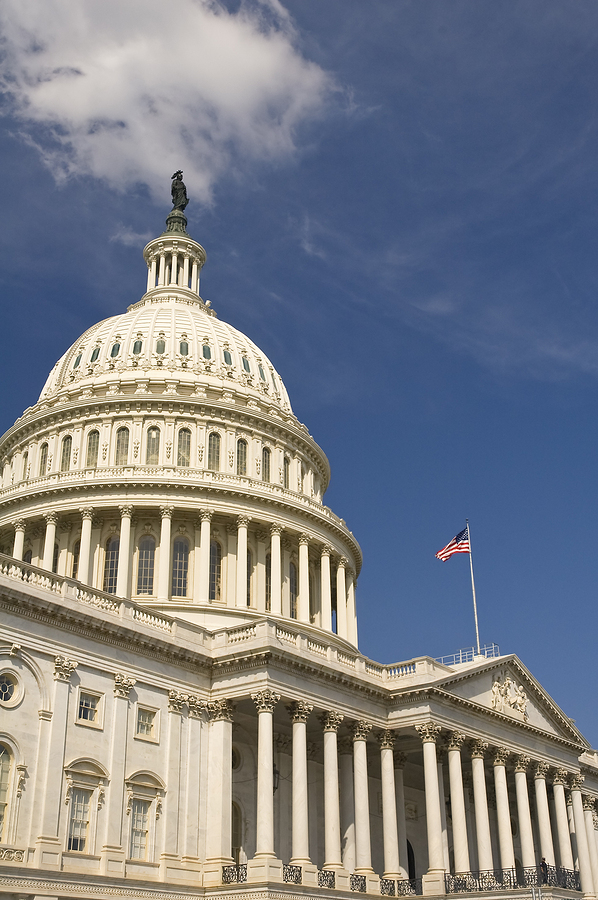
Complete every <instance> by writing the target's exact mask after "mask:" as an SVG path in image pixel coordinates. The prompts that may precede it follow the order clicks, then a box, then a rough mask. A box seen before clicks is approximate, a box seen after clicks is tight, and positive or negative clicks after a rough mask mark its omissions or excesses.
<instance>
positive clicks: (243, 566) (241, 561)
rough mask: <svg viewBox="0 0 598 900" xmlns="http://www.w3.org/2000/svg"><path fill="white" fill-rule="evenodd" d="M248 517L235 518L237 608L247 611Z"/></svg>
mask: <svg viewBox="0 0 598 900" xmlns="http://www.w3.org/2000/svg"><path fill="white" fill-rule="evenodd" d="M250 521H251V520H250V518H249V516H239V517H238V518H237V606H239V607H245V609H247V526H248V525H249V522H250Z"/></svg>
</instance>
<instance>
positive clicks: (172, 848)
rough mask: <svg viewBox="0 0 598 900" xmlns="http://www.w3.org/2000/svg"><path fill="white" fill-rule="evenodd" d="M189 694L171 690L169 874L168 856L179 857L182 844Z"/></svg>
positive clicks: (167, 813)
mask: <svg viewBox="0 0 598 900" xmlns="http://www.w3.org/2000/svg"><path fill="white" fill-rule="evenodd" d="M186 701H187V695H186V694H183V693H181V692H180V691H176V690H170V691H169V692H168V737H167V741H168V743H167V745H166V779H165V780H166V784H167V786H168V789H167V791H166V796H165V798H164V812H163V818H164V826H163V828H164V832H163V833H164V844H163V848H162V854H161V857H162V858H163V859H164V860H165V861H164V862H163V869H162V871H163V875H164V876H165V875H166V867H167V865H168V860H170V859H173V860H174V859H176V858H177V856H178V855H179V854H180V848H179V804H180V800H181V762H182V760H181V726H182V712H183V706H184V704H185V703H186Z"/></svg>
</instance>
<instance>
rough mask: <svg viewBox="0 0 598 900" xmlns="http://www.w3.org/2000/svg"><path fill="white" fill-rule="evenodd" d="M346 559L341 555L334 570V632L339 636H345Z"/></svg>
mask: <svg viewBox="0 0 598 900" xmlns="http://www.w3.org/2000/svg"><path fill="white" fill-rule="evenodd" d="M347 562H348V560H347V559H346V557H344V556H341V558H340V559H339V561H338V568H337V570H336V633H337V634H338V636H339V637H343V638H346V637H347V587H346V579H345V567H346V565H347Z"/></svg>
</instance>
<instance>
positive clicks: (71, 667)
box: [54, 656, 78, 681]
mask: <svg viewBox="0 0 598 900" xmlns="http://www.w3.org/2000/svg"><path fill="white" fill-rule="evenodd" d="M77 665H78V663H76V662H75V660H74V659H69V658H68V657H67V656H57V657H56V658H55V659H54V680H55V681H68V680H69V679H70V677H71V675H72V673H73V672H74V671H75V669H76V668H77Z"/></svg>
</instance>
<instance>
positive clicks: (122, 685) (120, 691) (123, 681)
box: [114, 672, 137, 698]
mask: <svg viewBox="0 0 598 900" xmlns="http://www.w3.org/2000/svg"><path fill="white" fill-rule="evenodd" d="M136 684H137V680H136V679H135V678H128V677H127V676H126V675H122V674H121V673H120V672H116V673H115V675H114V696H115V697H125V698H126V697H128V696H129V693H130V691H131V688H132V687H134V686H135V685H136Z"/></svg>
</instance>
